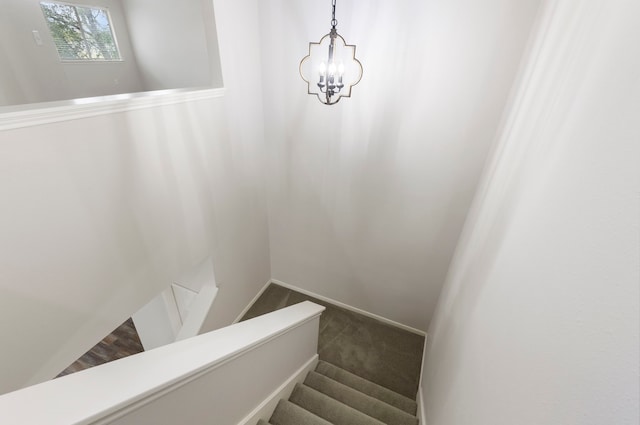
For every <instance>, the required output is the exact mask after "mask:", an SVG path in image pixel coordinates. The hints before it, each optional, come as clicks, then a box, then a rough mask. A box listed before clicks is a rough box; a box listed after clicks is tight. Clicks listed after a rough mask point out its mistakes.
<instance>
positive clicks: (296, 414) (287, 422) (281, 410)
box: [258, 400, 331, 425]
mask: <svg viewBox="0 0 640 425" xmlns="http://www.w3.org/2000/svg"><path fill="white" fill-rule="evenodd" d="M261 422H262V423H261ZM261 422H258V425H331V423H330V422H327V421H325V420H324V419H322V418H321V417H319V416H316V415H314V414H313V413H311V412H310V411H308V410H305V409H303V408H302V407H300V406H298V405H297V404H294V403H292V402H290V401H287V400H280V401H279V402H278V406H276V410H275V411H274V412H273V415H271V419H269V422H264V421H261Z"/></svg>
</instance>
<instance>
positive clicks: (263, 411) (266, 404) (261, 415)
mask: <svg viewBox="0 0 640 425" xmlns="http://www.w3.org/2000/svg"><path fill="white" fill-rule="evenodd" d="M269 283H271V282H269ZM318 359H319V357H318V355H317V354H316V355H315V356H313V357H311V359H309V361H308V362H306V363H305V364H304V365H302V367H301V368H300V369H298V370H297V371H296V372H295V373H294V374H293V375H291V376H290V377H289V379H287V380H286V381H285V382H284V383H283V384H282V385H280V386H279V387H278V388H277V389H276V390H275V391H274V392H272V393H271V394H269V397H267V398H266V399H265V400H264V401H263V402H262V403H260V404H259V405H258V406H257V407H256V408H255V409H253V411H252V412H251V413H249V414H248V415H247V416H246V417H245V418H244V419H242V420H241V421H240V422H238V425H255V424H257V423H258V421H259V420H260V419H264V420H265V421H268V420H269V419H270V418H271V415H273V412H274V410H276V407H277V406H278V402H279V401H280V400H282V399H284V400H288V399H289V397H290V396H291V393H292V392H293V389H294V388H295V386H296V384H298V383H302V382H303V381H304V380H305V378H306V377H307V374H308V373H309V372H310V371H312V370H314V369H315V367H316V365H317V364H318Z"/></svg>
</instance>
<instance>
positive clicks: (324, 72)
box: [318, 61, 327, 77]
mask: <svg viewBox="0 0 640 425" xmlns="http://www.w3.org/2000/svg"><path fill="white" fill-rule="evenodd" d="M318 71H319V72H320V76H321V77H324V76H325V75H327V64H326V63H324V61H322V62H320V66H319V67H318Z"/></svg>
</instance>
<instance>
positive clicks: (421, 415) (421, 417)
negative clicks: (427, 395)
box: [416, 386, 427, 425]
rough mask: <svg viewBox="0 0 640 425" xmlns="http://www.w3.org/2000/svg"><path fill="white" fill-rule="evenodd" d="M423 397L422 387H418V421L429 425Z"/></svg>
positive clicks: (423, 424) (422, 424)
mask: <svg viewBox="0 0 640 425" xmlns="http://www.w3.org/2000/svg"><path fill="white" fill-rule="evenodd" d="M422 400H423V398H422V387H421V386H420V387H418V400H416V401H417V403H418V423H419V424H420V425H427V417H426V415H425V412H424V403H423V401H422Z"/></svg>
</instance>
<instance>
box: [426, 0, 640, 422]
mask: <svg viewBox="0 0 640 425" xmlns="http://www.w3.org/2000/svg"><path fill="white" fill-rule="evenodd" d="M545 3H546V7H545V14H544V15H543V19H542V20H541V21H540V23H539V32H538V34H537V42H536V44H535V45H534V47H533V48H532V51H531V52H530V55H529V65H528V67H527V68H526V72H525V73H524V74H523V75H522V79H521V84H520V90H519V94H518V96H517V98H516V101H515V103H514V107H513V108H512V110H511V114H510V118H509V121H508V123H507V125H506V126H505V128H504V131H503V133H502V136H501V138H500V143H499V145H498V146H497V148H496V150H495V153H494V158H493V161H492V163H491V166H490V167H489V168H488V169H487V173H486V174H485V176H484V178H483V184H482V186H481V187H482V190H481V191H480V192H479V195H478V197H477V200H476V203H475V204H474V208H473V210H472V213H471V215H470V218H469V222H468V224H467V226H466V228H465V232H464V237H463V239H462V243H461V245H460V247H459V248H458V250H457V252H456V256H455V260H454V263H453V266H452V268H451V270H450V272H449V275H448V279H447V284H446V286H445V288H444V290H443V294H442V297H441V299H440V301H439V304H438V309H437V314H436V315H435V318H434V320H433V321H432V324H431V326H430V328H429V340H428V350H427V362H426V370H425V373H424V376H423V387H424V389H425V390H426V391H425V398H424V401H425V403H426V407H427V408H426V412H427V420H426V423H428V424H429V425H458V424H459V425H467V424H469V423H474V424H478V425H502V424H523V425H528V424H531V425H533V424H549V425H552V424H553V425H555V424H557V425H561V424H562V425H564V424H580V425H591V424H593V425H597V424H598V425H599V424H618V425H635V424H637V423H638V418H639V417H640V408H639V404H640V388H639V385H640V379H639V378H640V376H639V370H638V368H639V365H638V359H639V358H640V352H639V347H640V329H639V327H640V317H639V316H640V305H639V303H640V288H639V284H638V283H639V282H640V275H639V273H640V264H639V261H640V246H639V245H638V237H639V233H640V222H639V217H640V204H639V199H638V194H639V193H640V162H639V160H640V120H638V111H640V80H639V79H638V75H640V54H639V53H638V49H637V41H638V40H640V19H639V17H640V3H638V2H637V1H633V0H612V1H609V2H601V1H597V0H593V1H578V0H573V1H551V0H549V1H546V2H545ZM425 307H426V308H428V307H429V306H428V305H426V306H425Z"/></svg>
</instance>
